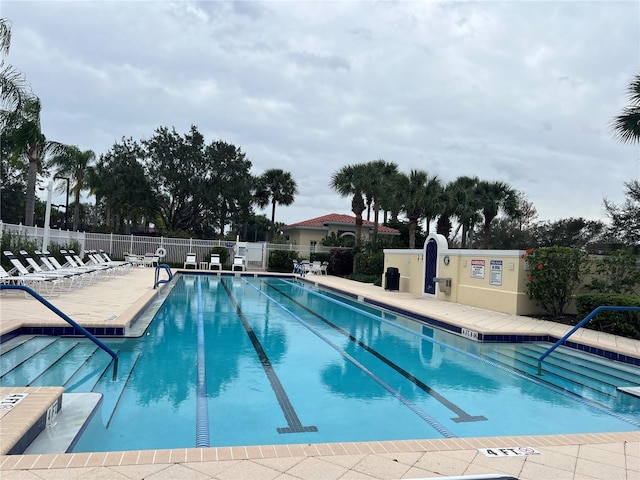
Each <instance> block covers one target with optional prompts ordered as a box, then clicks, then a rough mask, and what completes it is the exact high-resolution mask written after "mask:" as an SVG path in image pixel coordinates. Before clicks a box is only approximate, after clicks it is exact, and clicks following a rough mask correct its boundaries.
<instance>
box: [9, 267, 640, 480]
mask: <svg viewBox="0 0 640 480" xmlns="http://www.w3.org/2000/svg"><path fill="white" fill-rule="evenodd" d="M153 280H154V270H152V269H145V268H136V269H133V270H132V271H131V272H129V273H128V274H126V275H122V276H116V277H114V278H111V279H109V280H106V281H104V282H99V283H95V284H94V285H91V286H87V287H84V288H82V289H79V290H77V291H72V292H70V293H65V294H63V295H61V296H60V297H56V298H53V299H51V301H52V303H54V305H56V306H57V307H58V308H60V309H61V310H62V311H64V312H65V313H67V314H68V315H69V316H70V317H71V318H73V319H74V320H76V321H78V322H79V323H81V324H83V325H93V326H102V325H108V326H114V325H126V324H128V323H129V322H130V321H131V319H132V318H133V317H134V315H135V313H136V312H137V311H138V310H139V309H140V308H141V307H142V306H143V305H145V304H146V303H147V302H148V301H149V300H150V299H151V298H152V297H153V295H154V294H155V291H154V290H153V288H152V284H153ZM308 280H309V281H313V282H317V283H322V284H326V285H327V286H331V287H332V288H338V289H341V290H344V291H348V292H351V293H353V294H356V295H360V296H362V297H366V298H375V299H376V300H377V301H379V302H383V303H387V304H389V305H392V306H395V307H398V308H403V309H405V310H411V311H415V312H417V313H420V314H423V315H427V316H429V317H432V318H435V319H439V320H442V321H445V322H447V323H449V324H454V325H459V326H462V327H464V328H468V329H469V330H473V331H476V332H481V333H496V332H501V333H504V334H517V333H531V332H536V333H538V332H540V334H546V333H549V334H552V335H555V336H560V335H562V334H563V333H564V332H565V331H566V330H567V329H568V328H569V327H568V326H566V325H559V324H554V323H552V322H546V321H541V320H536V319H530V318H526V317H519V316H514V315H506V314H502V313H496V312H490V311H485V310H480V309H477V308H472V307H467V306H464V305H458V304H452V303H446V302H441V301H437V300H433V299H427V298H423V297H419V296H415V295H410V294H407V293H401V292H388V291H384V290H382V289H381V288H380V287H374V286H373V285H366V284H360V283H357V282H351V281H348V280H344V279H341V278H337V277H331V276H329V277H324V276H323V277H319V276H318V277H316V276H310V277H308ZM0 304H1V307H0V334H5V333H7V332H10V331H11V330H14V329H15V328H17V327H19V326H20V325H27V324H29V325H51V324H58V323H60V321H59V319H57V318H56V317H55V315H53V314H52V313H51V312H50V311H49V310H47V309H46V308H44V307H43V306H42V305H40V304H39V303H38V302H36V301H34V300H28V299H26V298H24V296H23V295H22V294H21V293H20V294H17V295H16V294H12V295H7V296H2V297H1V298H0ZM577 339H579V341H580V342H581V343H585V344H589V345H599V346H601V347H602V348H604V349H608V350H613V351H619V352H620V353H625V354H627V355H632V356H636V357H637V356H640V342H638V341H633V340H629V339H624V338H620V337H615V336H612V335H606V334H601V333H598V332H593V331H589V330H583V331H582V332H580V336H579V337H577ZM7 388H9V387H6V386H4V388H3V391H2V393H3V395H4V394H5V392H6V391H7ZM11 390H12V389H9V390H8V391H11ZM15 390H16V391H17V390H20V391H24V390H25V389H24V388H15ZM35 390H37V389H35ZM43 396H45V395H43ZM34 397H35V396H34ZM19 407H20V406H18V408H16V409H15V410H13V411H11V412H10V413H8V414H6V415H5V416H4V417H2V418H1V419H0V434H1V435H0V439H1V440H0V442H4V441H6V438H8V437H9V436H10V435H8V434H9V433H10V432H13V431H14V430H15V428H14V427H13V426H12V423H13V422H19V420H20V419H21V418H23V417H24V411H23V412H22V414H21V413H20V408H19ZM524 446H527V447H533V448H535V449H536V450H537V451H538V452H539V454H538V455H527V456H524V455H523V456H502V457H497V458H490V457H487V456H486V455H485V454H483V453H481V452H480V451H479V450H478V449H480V448H490V447H492V448H505V449H507V448H511V447H524ZM478 474H502V475H503V476H512V477H515V478H518V479H521V480H534V479H536V480H540V479H542V480H544V479H550V480H551V479H553V480H555V479H573V480H578V479H581V480H582V479H583V480H589V479H603V480H604V479H607V480H609V479H625V480H631V479H637V478H640V432H638V431H633V432H623V433H606V434H581V435H554V436H530V437H502V438H456V439H444V440H422V441H417V440H410V441H405V440H399V441H394V442H373V443H336V444H317V445H309V444H302V445H276V446H253V447H252V446H247V447H231V448H192V449H176V450H148V451H147V450H145V451H127V452H106V453H80V454H58V455H55V454H49V455H12V456H7V455H5V456H0V478H2V480H8V479H29V480H36V479H57V478H61V479H62V478H64V479H68V478H78V479H89V480H90V479H107V478H108V479H150V480H162V479H219V480H233V479H254V480H267V479H269V480H270V479H282V480H288V479H301V480H312V479H345V480H346V479H404V478H441V477H446V476H461V475H478Z"/></svg>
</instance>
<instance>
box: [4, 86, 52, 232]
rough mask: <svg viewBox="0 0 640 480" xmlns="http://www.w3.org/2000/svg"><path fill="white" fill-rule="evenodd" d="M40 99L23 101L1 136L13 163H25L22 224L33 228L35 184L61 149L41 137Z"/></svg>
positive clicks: (34, 98) (33, 98) (31, 98)
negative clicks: (53, 156) (46, 162)
mask: <svg viewBox="0 0 640 480" xmlns="http://www.w3.org/2000/svg"><path fill="white" fill-rule="evenodd" d="M40 110H41V105H40V99H38V98H37V97H30V98H27V99H26V100H25V101H24V104H23V107H22V108H21V109H20V110H18V111H16V112H15V114H14V115H12V120H11V122H10V124H9V125H8V126H7V129H6V130H5V131H4V132H3V136H5V135H6V136H5V138H6V140H7V141H8V142H9V144H10V145H11V146H12V152H11V154H12V155H11V156H12V160H14V161H21V160H22V161H26V162H28V174H27V199H26V206H25V215H24V217H25V220H24V223H25V225H27V226H33V214H34V208H35V203H36V181H37V177H38V171H39V170H41V169H42V167H43V166H44V165H43V164H44V160H45V159H46V158H47V156H49V155H57V154H59V153H61V152H62V151H63V149H64V145H62V144H61V143H58V142H53V141H49V140H47V139H46V138H45V136H44V134H43V133H42V129H41V125H40Z"/></svg>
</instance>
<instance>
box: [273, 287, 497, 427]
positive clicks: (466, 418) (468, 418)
mask: <svg viewBox="0 0 640 480" xmlns="http://www.w3.org/2000/svg"><path fill="white" fill-rule="evenodd" d="M267 286H268V287H269V288H272V289H273V290H275V291H276V292H278V293H279V294H280V295H282V296H283V297H285V298H287V299H288V300H290V301H291V302H293V303H295V304H296V305H298V306H299V307H300V308H302V309H304V310H306V311H307V312H309V313H310V314H312V315H313V316H315V317H316V318H318V319H320V320H321V321H322V322H323V323H325V324H326V325H328V326H330V327H331V328H333V329H334V330H336V331H337V332H339V333H340V334H342V335H344V336H345V337H347V338H348V339H349V340H350V341H352V342H353V343H355V344H356V345H358V346H359V347H361V348H363V349H364V350H366V351H367V352H369V353H370V354H371V355H373V356H374V357H376V358H377V359H378V360H380V361H381V362H382V363H384V364H385V365H387V366H389V367H391V368H392V369H393V370H395V371H396V372H398V373H399V374H400V375H402V376H403V377H404V378H406V379H407V380H409V381H410V382H411V383H413V384H414V385H415V386H416V387H418V388H420V389H421V390H422V391H424V392H425V393H427V394H429V395H430V396H431V397H433V398H434V399H435V400H437V401H438V402H440V403H441V404H442V405H444V406H445V407H446V408H448V409H449V410H451V411H452V412H453V413H455V414H456V415H457V417H453V418H451V420H453V421H454V422H456V423H461V422H479V421H484V420H487V417H485V416H483V415H470V414H468V413H467V412H465V411H464V410H463V409H462V408H460V407H459V406H458V405H456V404H455V403H453V402H452V401H450V400H449V399H448V398H446V397H445V396H443V395H441V394H440V393H438V392H437V391H435V390H434V389H433V388H431V387H430V386H429V385H427V384H426V383H424V382H423V381H422V380H420V379H419V378H416V377H415V376H414V375H413V374H411V373H409V372H408V371H407V370H405V369H404V368H402V367H401V366H400V365H398V364H396V363H395V362H392V361H391V360H390V359H389V358H387V357H385V356H384V355H382V354H381V353H380V352H378V351H377V350H375V349H373V348H371V347H370V346H369V345H367V344H366V343H364V342H362V341H361V340H359V339H357V338H356V337H354V336H353V335H351V334H350V333H349V332H347V331H346V330H344V329H342V328H340V327H339V326H338V325H336V324H335V323H333V322H331V321H330V320H328V319H327V318H325V317H323V316H322V315H319V314H318V313H316V312H314V311H313V310H311V309H310V308H309V307H307V306H305V305H303V304H302V303H300V302H298V301H296V300H295V299H294V298H292V297H290V296H289V295H287V294H286V293H285V292H283V291H282V290H280V289H278V288H277V287H274V286H273V285H271V284H268V285H267Z"/></svg>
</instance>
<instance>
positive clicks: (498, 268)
mask: <svg viewBox="0 0 640 480" xmlns="http://www.w3.org/2000/svg"><path fill="white" fill-rule="evenodd" d="M489 285H502V260H491V261H490V263H489Z"/></svg>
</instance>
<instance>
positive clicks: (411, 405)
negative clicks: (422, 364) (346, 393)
mask: <svg viewBox="0 0 640 480" xmlns="http://www.w3.org/2000/svg"><path fill="white" fill-rule="evenodd" d="M244 282H245V284H246V285H248V286H250V287H251V288H253V289H254V290H256V291H257V292H258V293H259V294H260V295H263V296H264V297H266V298H267V299H268V300H269V301H270V302H273V303H274V304H275V305H277V306H278V307H279V308H281V309H282V311H283V312H286V313H287V314H288V315H290V316H291V317H292V318H293V319H295V320H296V321H297V322H298V323H299V324H300V325H302V326H304V327H305V328H306V329H308V330H309V331H310V332H311V333H313V334H314V335H315V336H317V337H318V338H319V339H321V340H322V341H323V342H324V343H326V344H327V345H328V346H329V347H331V348H333V349H334V350H335V351H336V352H338V353H339V354H340V355H342V356H343V357H344V358H346V359H347V360H348V361H349V362H351V363H352V364H353V365H355V366H356V367H357V368H359V369H360V371H362V373H364V374H365V375H367V376H368V377H369V378H371V379H372V380H373V381H374V382H376V383H377V384H378V385H380V386H381V387H382V388H384V389H385V390H386V391H387V392H389V393H390V394H391V395H393V396H394V397H395V398H397V399H398V400H399V401H400V402H401V403H402V404H403V405H404V406H406V407H407V408H409V410H411V411H412V412H413V413H415V414H416V415H418V416H419V417H420V418H421V419H422V420H424V421H425V422H426V423H428V424H429V425H430V426H431V427H433V429H434V430H435V431H436V432H438V433H439V434H440V435H442V436H443V437H445V438H455V435H454V434H453V433H452V432H450V431H449V429H447V428H446V427H445V426H444V425H442V424H441V423H440V422H438V421H437V420H436V419H435V418H433V417H432V416H431V415H429V414H428V413H426V412H425V411H424V410H422V409H421V408H420V407H418V406H417V405H416V404H415V403H413V402H412V401H411V400H409V399H408V398H407V397H405V396H404V395H402V394H401V393H400V392H399V391H398V390H396V389H395V388H393V387H392V386H391V385H389V384H388V383H387V382H385V381H384V380H382V379H381V378H380V377H378V376H377V375H376V374H375V373H373V372H372V371H371V370H369V369H368V368H367V367H365V366H364V365H363V364H362V363H360V362H359V361H358V360H356V359H355V358H354V357H353V356H351V355H349V354H348V353H347V352H346V351H345V350H344V349H343V348H341V347H339V346H338V345H336V344H335V343H333V342H332V341H331V340H329V339H328V338H327V337H326V336H324V335H323V334H322V333H321V332H320V331H318V329H317V328H315V327H314V326H312V325H311V324H309V323H308V322H307V321H306V320H303V319H302V318H300V317H299V316H298V315H296V314H295V313H293V312H292V311H291V310H289V309H288V308H287V307H285V306H284V305H283V304H282V303H280V302H279V301H278V300H276V299H275V298H273V297H271V296H269V295H268V294H267V293H265V292H263V291H262V290H260V289H259V288H258V287H256V286H255V285H253V284H251V283H250V282H248V281H247V280H244Z"/></svg>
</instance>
